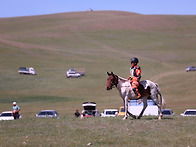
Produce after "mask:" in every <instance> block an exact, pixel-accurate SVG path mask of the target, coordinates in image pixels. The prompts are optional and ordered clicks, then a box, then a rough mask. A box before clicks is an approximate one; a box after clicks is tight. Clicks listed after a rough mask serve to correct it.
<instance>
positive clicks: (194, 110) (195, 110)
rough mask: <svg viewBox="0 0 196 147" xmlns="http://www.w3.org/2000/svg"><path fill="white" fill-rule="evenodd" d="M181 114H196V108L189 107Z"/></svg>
mask: <svg viewBox="0 0 196 147" xmlns="http://www.w3.org/2000/svg"><path fill="white" fill-rule="evenodd" d="M180 115H181V116H196V109H187V110H186V111H184V113H182V114H180Z"/></svg>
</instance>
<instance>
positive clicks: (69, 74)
mask: <svg viewBox="0 0 196 147" xmlns="http://www.w3.org/2000/svg"><path fill="white" fill-rule="evenodd" d="M66 76H67V78H71V77H73V78H78V77H81V76H84V70H81V69H80V70H78V69H74V68H71V69H69V70H68V71H67V72H66Z"/></svg>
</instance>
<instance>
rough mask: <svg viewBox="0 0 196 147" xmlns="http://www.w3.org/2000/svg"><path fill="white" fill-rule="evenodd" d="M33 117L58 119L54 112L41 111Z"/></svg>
mask: <svg viewBox="0 0 196 147" xmlns="http://www.w3.org/2000/svg"><path fill="white" fill-rule="evenodd" d="M35 116H36V117H59V115H58V113H57V112H56V111H55V110H42V111H40V112H39V113H38V114H36V115H35Z"/></svg>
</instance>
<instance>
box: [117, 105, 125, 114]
mask: <svg viewBox="0 0 196 147" xmlns="http://www.w3.org/2000/svg"><path fill="white" fill-rule="evenodd" d="M117 116H125V108H124V106H121V107H120V108H119V112H118V115H117Z"/></svg>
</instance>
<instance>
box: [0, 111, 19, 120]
mask: <svg viewBox="0 0 196 147" xmlns="http://www.w3.org/2000/svg"><path fill="white" fill-rule="evenodd" d="M19 118H22V116H21V115H20V116H19ZM0 120H14V116H13V115H12V111H4V112H2V113H1V114H0Z"/></svg>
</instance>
